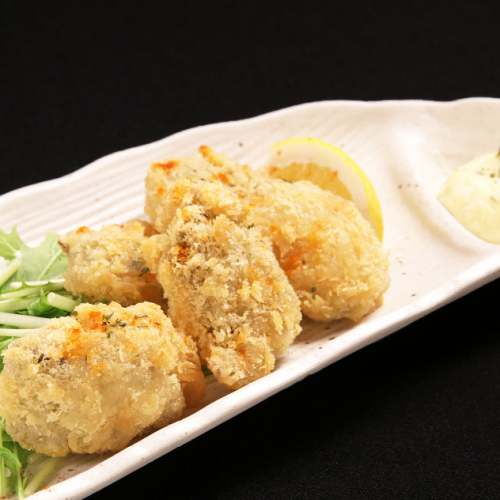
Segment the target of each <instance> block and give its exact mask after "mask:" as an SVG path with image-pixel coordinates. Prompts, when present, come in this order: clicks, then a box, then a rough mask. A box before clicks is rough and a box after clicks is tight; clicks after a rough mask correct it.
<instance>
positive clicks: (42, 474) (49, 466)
mask: <svg viewBox="0 0 500 500" xmlns="http://www.w3.org/2000/svg"><path fill="white" fill-rule="evenodd" d="M62 459H63V457H57V458H53V457H51V458H48V459H47V461H46V462H45V464H44V465H43V467H42V468H41V469H40V470H39V471H38V473H37V474H36V476H35V477H34V478H33V479H32V480H31V481H30V482H29V484H28V486H26V489H25V490H24V494H25V495H26V496H27V497H28V496H30V495H33V493H35V491H36V490H37V489H38V488H39V487H40V485H41V484H42V482H43V481H45V480H46V479H47V477H48V475H49V474H50V473H51V472H52V471H53V470H54V469H55V468H56V467H57V466H58V465H59V463H60V462H61V460H62Z"/></svg>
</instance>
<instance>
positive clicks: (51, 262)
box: [37, 249, 62, 280]
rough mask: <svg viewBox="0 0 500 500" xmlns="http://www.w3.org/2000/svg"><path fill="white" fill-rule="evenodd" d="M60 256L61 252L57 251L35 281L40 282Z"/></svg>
mask: <svg viewBox="0 0 500 500" xmlns="http://www.w3.org/2000/svg"><path fill="white" fill-rule="evenodd" d="M61 254H62V250H61V249H59V250H58V251H57V252H56V253H55V255H54V256H53V257H52V259H50V260H49V262H48V264H47V265H46V266H45V268H44V269H43V271H42V272H41V273H40V274H39V275H38V277H37V280H41V279H42V278H43V277H44V276H45V273H46V272H47V271H48V270H49V269H50V267H51V266H52V264H53V263H54V262H55V261H56V259H57V258H58V257H59V255H61Z"/></svg>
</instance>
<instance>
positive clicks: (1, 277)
mask: <svg viewBox="0 0 500 500" xmlns="http://www.w3.org/2000/svg"><path fill="white" fill-rule="evenodd" d="M20 267H21V260H20V259H15V260H13V261H12V262H11V263H10V264H9V265H8V266H7V267H6V268H5V269H4V270H3V271H2V272H1V273H0V287H2V286H3V285H4V284H5V282H6V281H7V280H8V279H9V278H10V277H11V276H12V275H13V274H14V273H15V272H16V271H17V270H18V269H19V268H20Z"/></svg>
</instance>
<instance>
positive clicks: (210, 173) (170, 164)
mask: <svg viewBox="0 0 500 500" xmlns="http://www.w3.org/2000/svg"><path fill="white" fill-rule="evenodd" d="M256 175H257V174H256V173H255V172H252V171H251V170H250V169H249V168H248V166H246V165H240V164H239V163H237V162H235V161H233V160H230V159H229V158H228V157H227V156H225V155H222V154H218V153H216V152H215V151H213V150H212V149H210V148H209V147H208V146H201V147H200V148H199V153H198V154H196V155H194V156H189V157H187V158H171V159H169V160H165V161H162V162H159V163H153V164H152V165H151V167H150V169H149V171H148V174H147V176H146V206H145V209H144V210H145V212H146V214H147V215H149V217H150V218H151V220H152V221H153V222H154V221H155V220H156V210H157V209H158V207H159V205H160V203H161V202H162V200H163V199H164V197H165V195H166V190H167V189H168V187H169V186H170V185H171V184H173V183H174V182H175V181H177V180H178V179H182V178H185V177H187V178H189V179H192V180H202V179H204V180H211V181H218V182H221V183H223V184H224V185H226V186H227V187H234V188H238V187H247V186H248V184H249V182H250V181H251V179H252V178H254V177H255V176H256Z"/></svg>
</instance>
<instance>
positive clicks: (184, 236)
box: [143, 179, 301, 389]
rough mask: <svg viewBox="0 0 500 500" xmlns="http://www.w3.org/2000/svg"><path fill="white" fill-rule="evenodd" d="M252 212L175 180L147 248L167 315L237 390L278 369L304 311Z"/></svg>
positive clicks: (213, 190) (211, 187)
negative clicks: (279, 358)
mask: <svg viewBox="0 0 500 500" xmlns="http://www.w3.org/2000/svg"><path fill="white" fill-rule="evenodd" d="M248 211H249V207H248V206H247V205H244V204H243V203H241V201H240V199H239V198H238V196H236V195H235V194H233V193H232V192H230V191H229V190H228V189H226V188H225V187H224V186H223V185H222V184H220V183H214V182H199V181H191V180H189V179H181V180H179V181H177V182H176V183H175V184H174V185H173V186H172V187H171V188H170V189H169V190H168V191H167V193H166V198H165V200H164V202H163V203H162V205H161V206H160V208H159V210H158V218H157V221H156V229H157V230H158V231H160V232H163V233H164V234H161V235H158V236H153V237H152V238H150V239H149V240H148V241H146V242H145V243H144V245H143V251H144V255H145V258H146V262H147V264H148V266H149V267H150V268H151V269H152V270H153V272H154V273H156V274H157V276H158V279H159V281H160V283H161V284H162V286H163V289H164V291H165V296H166V297H167V298H168V301H169V316H170V317H171V318H172V321H173V322H174V324H175V325H176V326H178V327H179V328H180V329H181V330H182V331H183V332H185V333H186V334H188V335H191V336H193V338H195V339H196V341H197V343H198V347H199V349H200V352H201V357H202V359H203V360H204V361H205V362H206V364H207V365H208V367H209V368H210V370H211V371H212V372H213V374H214V375H215V377H216V378H217V380H219V382H221V383H222V384H224V385H225V386H227V387H229V388H232V389H238V388H240V387H242V386H244V385H246V384H248V383H250V382H252V381H254V380H256V379H258V378H260V377H263V376H264V375H267V374H268V373H269V372H270V371H271V370H272V369H273V367H274V364H275V356H276V355H278V354H283V353H285V351H286V349H287V347H288V346H289V345H290V344H291V343H292V342H293V340H294V339H295V337H296V336H297V335H298V334H299V333H300V330H301V328H300V325H299V323H300V319H301V313H300V304H299V300H298V298H297V296H296V294H295V292H294V291H293V289H292V287H291V286H290V283H289V282H288V279H287V278H286V276H285V274H284V272H283V270H282V269H281V268H280V267H279V264H278V262H277V261H276V258H275V256H274V254H273V252H272V250H271V248H270V247H269V246H268V244H267V242H266V241H263V239H262V237H261V235H260V234H259V232H258V231H257V230H256V229H255V228H254V226H253V225H252V224H249V223H248V221H247V214H248Z"/></svg>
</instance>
